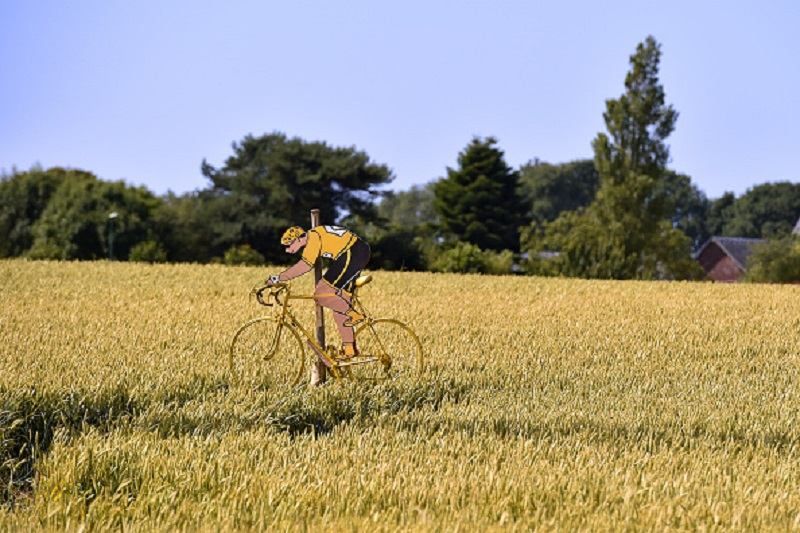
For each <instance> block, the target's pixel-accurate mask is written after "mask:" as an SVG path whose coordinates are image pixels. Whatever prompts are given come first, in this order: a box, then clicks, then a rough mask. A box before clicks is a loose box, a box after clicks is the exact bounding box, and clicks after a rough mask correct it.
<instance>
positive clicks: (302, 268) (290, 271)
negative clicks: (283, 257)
mask: <svg viewBox="0 0 800 533" xmlns="http://www.w3.org/2000/svg"><path fill="white" fill-rule="evenodd" d="M311 268H312V267H311V265H309V264H308V263H306V262H305V261H303V260H302V259H301V260H300V261H298V262H297V263H295V264H294V265H292V266H290V267H289V268H287V269H286V270H284V271H283V272H281V273H280V274H278V280H279V281H280V282H281V283H283V282H284V281H289V280H290V279H294V278H296V277H298V276H302V275H303V274H305V273H306V272H308V271H309V270H311Z"/></svg>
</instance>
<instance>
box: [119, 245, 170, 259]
mask: <svg viewBox="0 0 800 533" xmlns="http://www.w3.org/2000/svg"><path fill="white" fill-rule="evenodd" d="M128 260H129V261H136V262H140V263H165V262H166V261H167V251H166V250H165V249H164V247H163V246H162V245H161V243H159V242H157V241H153V240H149V241H142V242H140V243H138V244H136V245H134V246H133V247H132V248H131V252H130V254H128Z"/></svg>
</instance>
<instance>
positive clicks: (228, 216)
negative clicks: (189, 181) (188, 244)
mask: <svg viewBox="0 0 800 533" xmlns="http://www.w3.org/2000/svg"><path fill="white" fill-rule="evenodd" d="M233 151H234V153H233V155H232V156H230V157H229V158H228V159H227V160H226V161H225V164H224V166H223V167H222V168H219V169H217V168H214V167H213V166H211V165H209V164H208V163H207V162H205V161H203V164H202V172H203V174H204V175H205V176H206V177H207V178H208V179H209V180H210V181H211V187H210V189H208V190H206V191H202V192H201V193H200V194H199V199H200V200H201V201H202V202H203V203H205V204H207V205H206V206H205V207H204V211H205V212H206V214H207V215H208V217H209V218H208V222H209V225H210V229H211V236H210V244H211V248H212V254H213V255H219V254H221V253H222V252H223V251H224V250H226V249H228V248H229V247H230V246H233V245H236V244H244V243H249V244H251V245H252V246H253V248H254V249H256V250H257V251H258V252H259V253H261V254H262V255H264V256H265V257H267V258H268V259H269V260H270V261H279V260H282V258H283V257H284V256H285V253H284V251H283V248H282V247H281V246H280V242H279V240H280V235H281V233H282V232H283V230H284V229H285V228H286V227H287V226H290V225H301V226H304V227H307V226H308V216H309V211H310V210H311V209H312V208H319V209H320V212H321V215H322V218H323V222H324V223H333V222H336V221H338V220H339V218H340V217H341V216H343V215H344V214H350V215H354V216H361V217H363V218H365V219H373V218H375V216H376V214H375V207H374V203H373V202H372V200H374V198H376V197H377V196H378V191H377V190H376V187H377V186H379V185H382V184H385V183H388V182H390V181H391V179H392V174H391V171H390V170H389V168H388V167H386V165H380V164H377V163H373V162H371V161H370V159H369V157H368V156H367V154H366V153H364V152H361V151H358V150H356V149H355V148H353V147H349V148H341V147H331V146H328V145H327V144H326V143H324V142H306V141H304V140H302V139H300V138H296V137H295V138H287V137H286V135H284V134H282V133H272V134H268V135H263V136H261V137H253V136H251V135H248V136H246V137H245V138H244V139H243V140H242V142H240V143H234V145H233Z"/></svg>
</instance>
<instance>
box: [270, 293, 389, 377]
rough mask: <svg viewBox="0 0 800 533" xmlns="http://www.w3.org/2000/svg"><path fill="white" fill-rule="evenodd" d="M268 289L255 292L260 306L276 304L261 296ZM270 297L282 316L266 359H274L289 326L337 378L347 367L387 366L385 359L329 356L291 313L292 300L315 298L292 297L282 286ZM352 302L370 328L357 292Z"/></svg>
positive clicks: (369, 319)
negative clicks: (284, 331)
mask: <svg viewBox="0 0 800 533" xmlns="http://www.w3.org/2000/svg"><path fill="white" fill-rule="evenodd" d="M266 288H267V287H263V288H261V289H259V290H257V291H255V292H256V298H257V300H258V302H259V303H260V304H262V305H264V306H268V307H271V306H272V305H274V304H271V303H267V302H265V301H264V300H263V298H262V296H261V294H262V291H263V290H264V289H266ZM284 291H285V293H286V294H285V297H284V298H283V299H281V298H280V295H281V293H283V292H284ZM270 296H271V297H273V298H274V299H275V301H276V302H277V304H278V305H279V306H280V315H279V317H278V318H277V319H276V321H277V328H276V333H275V337H274V339H273V342H272V346H271V347H270V349H269V352H268V353H267V356H266V359H269V358H270V357H272V355H274V353H275V352H276V351H277V349H278V347H279V346H280V340H281V334H282V331H283V327H284V326H285V325H287V324H288V325H289V327H293V328H295V329H296V330H297V331H299V332H300V333H301V334H302V336H303V337H305V340H306V343H307V344H308V346H309V348H311V350H312V351H313V352H314V353H316V355H317V357H319V359H320V360H321V361H322V362H323V364H324V365H325V366H326V367H327V368H328V369H329V370H330V372H331V374H332V375H333V376H334V377H335V378H341V377H342V375H341V374H342V373H341V369H345V370H346V369H347V367H350V366H354V365H363V364H368V363H374V362H376V361H381V362H383V363H384V364H386V362H385V361H384V360H383V359H384V358H383V357H365V358H363V359H358V360H345V361H340V360H337V359H336V358H335V357H334V356H333V355H332V354H329V353H328V350H327V349H326V348H325V347H323V346H320V345H319V343H317V341H316V339H315V338H314V335H313V334H312V333H311V332H310V331H309V330H307V329H306V328H305V327H303V325H302V324H301V323H300V321H299V320H298V319H297V317H295V316H294V313H292V312H291V311H289V307H290V305H289V301H290V300H315V298H314V296H310V295H292V293H291V290H290V288H289V285H282V286H280V287H279V288H278V290H277V291H275V292H271V293H270ZM351 302H352V303H351V305H353V307H354V308H355V307H356V306H358V311H359V312H361V313H362V314H364V315H365V316H366V318H365V320H366V325H367V326H369V324H370V323H371V322H372V320H373V319H372V318H371V317H370V316H369V315H368V313H367V311H366V309H365V308H364V305H363V304H362V303H361V301H360V300H359V299H358V297H357V295H356V291H353V295H352V299H351Z"/></svg>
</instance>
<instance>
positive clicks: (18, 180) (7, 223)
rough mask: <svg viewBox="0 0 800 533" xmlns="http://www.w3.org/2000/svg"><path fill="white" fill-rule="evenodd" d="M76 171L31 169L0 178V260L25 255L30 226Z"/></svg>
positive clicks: (28, 243)
mask: <svg viewBox="0 0 800 533" xmlns="http://www.w3.org/2000/svg"><path fill="white" fill-rule="evenodd" d="M82 174H86V173H85V172H83V171H80V170H68V169H63V168H58V167H54V168H50V169H47V170H43V169H41V168H37V167H34V168H32V169H30V170H29V171H27V172H14V173H12V174H11V175H10V176H2V177H0V257H16V256H20V255H23V254H25V253H26V252H27V251H28V250H29V249H30V247H31V246H32V245H33V231H32V229H33V225H34V224H35V223H36V221H37V220H38V219H39V217H40V216H42V213H43V212H44V210H45V208H46V207H47V203H48V202H49V201H50V198H52V196H53V193H54V192H55V191H56V189H58V187H59V186H60V185H61V183H62V182H63V181H64V179H66V178H67V177H74V176H79V175H82Z"/></svg>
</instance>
